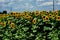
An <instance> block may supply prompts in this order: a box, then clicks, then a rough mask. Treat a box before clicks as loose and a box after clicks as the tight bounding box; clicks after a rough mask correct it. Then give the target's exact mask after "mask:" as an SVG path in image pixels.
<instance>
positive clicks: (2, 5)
mask: <svg viewBox="0 0 60 40" xmlns="http://www.w3.org/2000/svg"><path fill="white" fill-rule="evenodd" d="M54 4H55V10H60V0H55V1H54ZM52 5H53V0H0V12H2V11H3V10H7V11H8V12H11V10H12V11H16V12H23V11H36V10H39V11H41V10H53V6H52Z"/></svg>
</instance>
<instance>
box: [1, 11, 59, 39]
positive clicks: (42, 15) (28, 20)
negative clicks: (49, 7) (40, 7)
mask: <svg viewBox="0 0 60 40" xmlns="http://www.w3.org/2000/svg"><path fill="white" fill-rule="evenodd" d="M59 38H60V10H56V11H48V12H47V11H35V12H29V11H24V12H11V13H8V14H0V40H59Z"/></svg>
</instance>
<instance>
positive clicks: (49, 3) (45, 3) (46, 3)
mask: <svg viewBox="0 0 60 40" xmlns="http://www.w3.org/2000/svg"><path fill="white" fill-rule="evenodd" d="M52 4H53V2H44V3H42V4H40V5H38V6H48V5H52Z"/></svg>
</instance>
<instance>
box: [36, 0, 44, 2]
mask: <svg viewBox="0 0 60 40" xmlns="http://www.w3.org/2000/svg"><path fill="white" fill-rule="evenodd" d="M36 1H37V2H39V1H44V0H36Z"/></svg>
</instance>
